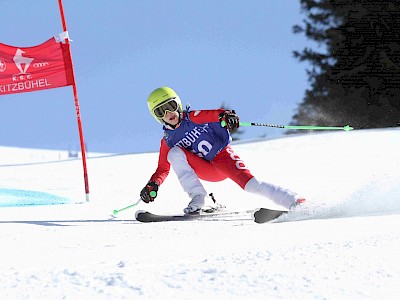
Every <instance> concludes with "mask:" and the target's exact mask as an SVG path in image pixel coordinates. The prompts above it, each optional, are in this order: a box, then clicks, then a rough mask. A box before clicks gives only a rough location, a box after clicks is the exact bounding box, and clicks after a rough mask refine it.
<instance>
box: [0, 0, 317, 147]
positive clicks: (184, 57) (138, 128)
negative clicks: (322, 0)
mask: <svg viewBox="0 0 400 300" xmlns="http://www.w3.org/2000/svg"><path fill="white" fill-rule="evenodd" d="M63 4H64V11H65V15H66V21H67V27H68V31H69V35H70V38H71V39H72V40H73V42H72V43H71V51H72V58H73V62H74V68H75V75H76V81H77V88H78V95H79V102H80V107H81V116H82V124H83V132H84V136H85V141H86V144H87V150H88V151H96V152H112V153H132V152H133V153H138V152H147V151H157V150H158V147H159V142H160V138H161V137H162V130H161V127H160V125H159V124H158V123H157V122H156V121H155V120H154V119H153V117H152V116H151V115H150V113H149V112H148V110H147V96H148V94H149V93H150V92H151V91H152V90H154V89H155V88H157V87H160V86H170V87H172V88H173V89H174V90H175V91H176V92H177V93H178V94H179V95H180V97H181V99H182V101H183V104H184V105H185V104H186V103H190V104H191V107H192V108H193V109H211V108H218V107H220V106H221V104H222V103H225V104H226V105H227V106H228V107H230V108H233V109H235V110H236V111H237V113H238V114H239V116H240V118H241V120H242V121H245V122H266V123H272V124H281V125H287V124H288V123H289V122H290V120H291V117H292V115H293V114H294V111H295V109H296V107H297V105H298V104H299V103H300V102H301V101H302V99H303V96H304V91H305V89H306V88H307V87H308V82H307V77H306V71H305V69H306V67H307V65H306V64H305V63H300V62H298V61H297V60H295V59H294V58H293V56H292V51H293V50H301V49H303V48H304V47H305V46H306V45H309V43H310V42H308V41H307V40H306V39H305V37H303V36H301V35H294V34H293V33H292V26H293V25H295V24H300V23H301V21H302V19H303V18H304V16H303V15H301V13H300V4H299V1H297V0H280V1H267V0H250V1H248V0H246V1H245V0H243V1H239V0H221V1H215V0H203V1H185V0H180V1H161V0H148V1H144V0H143V1H122V0H114V1H105V0H104V1H103V0H97V1H95V0H87V1H76V0H64V1H63ZM0 5H1V11H2V18H1V19H0V25H1V27H2V28H3V30H1V31H0V42H1V43H5V44H8V45H12V46H21V47H29V46H36V45H39V44H41V43H43V42H44V41H46V40H47V39H49V38H50V37H52V36H55V35H57V34H59V33H60V32H62V25H61V19H60V14H59V8H58V1H57V0H41V1H28V0H2V1H0ZM5 28H6V30H5ZM304 125H306V124H304ZM282 133H283V131H282V129H274V128H262V127H257V128H255V127H252V128H244V134H243V135H242V139H254V138H257V137H260V136H267V137H276V136H279V135H281V134H282ZM0 137H1V140H0V145H2V146H18V147H33V148H46V149H66V150H79V135H78V128H77V122H76V115H75V107H74V101H73V92H72V87H63V88H58V89H52V90H45V91H40V92H31V93H25V94H17V95H6V96H2V97H1V98H0Z"/></svg>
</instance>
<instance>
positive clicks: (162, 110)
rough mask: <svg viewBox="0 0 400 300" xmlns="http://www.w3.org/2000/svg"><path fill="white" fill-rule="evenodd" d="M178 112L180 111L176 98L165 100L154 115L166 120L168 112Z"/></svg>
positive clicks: (155, 109)
mask: <svg viewBox="0 0 400 300" xmlns="http://www.w3.org/2000/svg"><path fill="white" fill-rule="evenodd" d="M177 110H178V102H176V100H175V98H169V99H168V100H165V101H164V102H163V103H161V104H160V105H159V106H157V107H156V108H154V109H153V113H154V115H155V116H156V117H157V118H159V119H162V118H164V116H165V114H166V113H167V111H170V112H175V111H177Z"/></svg>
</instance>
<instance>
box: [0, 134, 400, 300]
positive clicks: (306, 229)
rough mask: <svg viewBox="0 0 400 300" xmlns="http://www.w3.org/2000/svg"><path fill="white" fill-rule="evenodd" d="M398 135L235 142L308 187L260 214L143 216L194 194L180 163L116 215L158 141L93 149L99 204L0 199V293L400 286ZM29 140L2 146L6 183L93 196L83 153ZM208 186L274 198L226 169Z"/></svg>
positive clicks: (131, 295)
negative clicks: (136, 149)
mask: <svg viewBox="0 0 400 300" xmlns="http://www.w3.org/2000/svg"><path fill="white" fill-rule="evenodd" d="M398 140H400V138H399V130H398V129H388V130H362V131H356V130H355V131H352V132H340V133H339V132H336V133H323V134H312V135H305V136H294V137H287V138H280V139H275V140H270V141H261V142H255V143H243V144H238V145H235V146H234V148H235V150H236V152H237V153H238V154H239V155H240V156H241V158H242V159H243V160H244V161H245V162H246V164H247V165H248V166H249V168H250V169H251V170H252V173H253V174H254V175H256V177H258V178H259V179H262V180H265V181H270V182H273V183H276V184H279V185H282V186H285V187H289V188H291V189H293V190H296V191H299V192H300V193H302V194H303V195H304V196H305V197H306V198H307V202H306V203H305V204H304V205H302V206H301V207H298V208H297V209H296V211H295V212H294V213H289V214H287V215H284V216H282V217H280V218H279V219H277V220H276V221H274V222H273V223H270V224H262V225H259V224H255V223H254V222H252V221H251V220H250V218H249V217H241V218H240V219H237V220H231V219H229V220H225V221H193V222H191V221H190V222H170V223H167V222H165V223H156V224H155V223H154V224H141V223H138V222H137V221H135V220H134V213H135V211H136V210H139V209H145V210H149V211H151V212H154V213H164V214H167V213H177V212H178V213H180V212H181V211H182V208H183V207H184V206H185V204H186V203H187V202H188V200H187V196H186V195H185V194H184V193H183V192H182V191H181V189H180V187H179V182H178V181H177V179H176V176H175V175H174V174H173V172H172V171H171V174H170V176H169V177H168V179H167V180H166V182H165V183H164V184H163V185H162V187H161V188H160V192H159V196H158V198H157V199H156V201H155V202H154V203H152V204H149V205H146V204H144V203H141V204H139V205H138V206H137V207H136V208H132V209H128V210H126V211H123V212H120V214H119V215H118V217H117V218H113V217H112V216H111V213H112V211H113V210H114V209H120V208H122V207H126V206H128V205H130V204H132V203H134V202H136V200H137V195H138V194H139V191H140V189H141V188H142V186H143V185H144V184H145V183H146V182H147V180H148V178H149V177H150V175H151V174H152V172H153V171H154V170H155V167H156V164H157V154H156V153H146V154H136V155H116V156H109V157H97V158H90V159H89V160H88V171H89V183H90V188H91V202H90V203H83V204H63V205H48V206H46V205H45V206H40V205H34V206H23V207H0V228H1V231H0V232H1V233H0V234H1V244H2V246H1V248H0V255H1V262H0V297H1V299H136V298H140V299H204V298H209V299H397V298H398V297H399V295H400V287H399V284H398V282H400V262H399V260H398V253H399V250H400V231H399V230H398V228H399V225H400V218H399V213H400V201H399V200H400V199H399V196H400V187H399V185H398V182H399V179H400V178H399V177H400V175H399V174H400V173H399V172H398V170H399V167H400V158H399V155H398V151H397V148H398V142H397V141H398ZM0 150H1V151H0V152H4V151H5V149H4V148H3V147H0ZM29 151H30V150H25V151H22V149H18V151H11V152H10V151H8V152H7V155H9V156H10V155H12V157H10V159H9V160H10V161H12V164H9V163H7V159H6V157H7V155H5V156H4V155H3V156H2V159H1V163H2V164H1V165H0V189H3V190H6V189H7V190H9V189H16V190H30V191H38V192H40V193H49V194H53V195H56V196H57V197H62V198H63V199H64V198H68V199H71V201H73V202H76V203H78V202H81V201H82V199H83V198H84V191H83V178H81V174H82V170H81V168H82V167H81V161H79V160H62V161H59V162H57V161H54V157H57V154H56V153H55V152H48V151H43V155H41V156H40V159H37V157H38V156H39V153H40V152H39V150H31V151H33V152H32V153H34V155H32V156H29V154H28V153H29ZM4 153H6V152H4ZM22 153H23V155H22ZM19 154H21V157H22V156H23V161H22V160H21V159H22V158H21V159H19V157H18V155H19ZM50 154H51V156H50ZM45 155H49V161H52V162H51V163H46V162H45V161H46V160H45ZM59 157H60V156H59ZM89 157H90V156H89ZM27 158H28V161H27ZM29 158H31V160H29ZM38 160H40V163H36V162H37V161H38ZM205 185H206V188H207V189H208V190H209V192H214V194H215V196H216V197H217V199H218V200H219V201H220V202H221V203H223V204H225V205H227V207H228V208H229V209H232V210H235V211H240V210H247V209H251V208H256V207H262V206H264V207H271V208H277V207H276V206H274V205H272V204H270V203H269V202H268V201H267V200H265V199H261V198H257V197H255V196H253V195H250V194H247V193H244V192H243V191H241V190H240V188H238V187H237V186H236V185H235V184H233V183H232V182H229V181H224V182H222V183H205ZM0 200H1V199H0ZM288 221H290V222H288Z"/></svg>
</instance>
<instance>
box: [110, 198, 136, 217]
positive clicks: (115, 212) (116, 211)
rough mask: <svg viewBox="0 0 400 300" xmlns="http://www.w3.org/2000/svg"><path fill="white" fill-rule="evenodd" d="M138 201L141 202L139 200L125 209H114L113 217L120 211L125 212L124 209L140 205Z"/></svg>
mask: <svg viewBox="0 0 400 300" xmlns="http://www.w3.org/2000/svg"><path fill="white" fill-rule="evenodd" d="M140 201H142V199H139V200H138V201H137V202H136V203H133V204H131V205H129V206H127V207H124V208H121V209H114V211H113V215H114V216H116V215H118V214H119V213H120V212H121V211H123V210H126V209H128V208H132V207H134V206H136V205H138V204H139V203H140Z"/></svg>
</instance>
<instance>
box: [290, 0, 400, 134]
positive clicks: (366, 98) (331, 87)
mask: <svg viewBox="0 0 400 300" xmlns="http://www.w3.org/2000/svg"><path fill="white" fill-rule="evenodd" d="M300 2H301V7H302V11H303V13H305V14H306V16H307V18H306V20H304V24H303V26H299V25H296V26H294V27H293V31H294V33H303V34H305V35H306V36H307V37H308V38H309V39H311V40H314V41H316V42H317V43H318V44H319V47H318V48H319V50H321V49H323V51H317V50H313V49H309V48H305V49H303V51H302V52H298V51H294V52H293V53H294V56H295V57H296V58H297V59H299V60H300V61H307V62H309V63H310V65H311V69H308V70H307V75H308V79H309V82H310V85H311V88H310V89H308V90H306V93H305V97H304V99H303V102H302V103H301V104H300V105H299V107H298V109H297V112H296V114H295V115H294V116H293V120H292V122H291V124H292V125H320V126H337V125H338V126H342V125H347V124H350V125H352V126H354V127H355V128H376V127H392V126H398V125H400V123H399V121H400V1H399V0H300Z"/></svg>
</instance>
